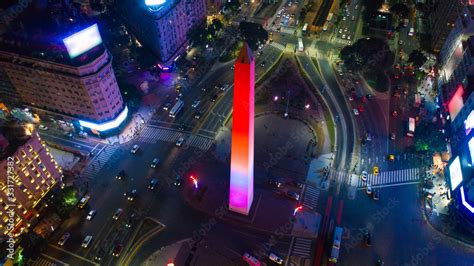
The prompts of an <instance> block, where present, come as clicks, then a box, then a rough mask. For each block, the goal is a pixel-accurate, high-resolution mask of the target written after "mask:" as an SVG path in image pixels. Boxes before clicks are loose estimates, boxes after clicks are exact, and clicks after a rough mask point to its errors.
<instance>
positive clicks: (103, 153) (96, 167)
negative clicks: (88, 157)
mask: <svg viewBox="0 0 474 266" xmlns="http://www.w3.org/2000/svg"><path fill="white" fill-rule="evenodd" d="M117 149H118V146H106V147H104V148H103V149H102V150H100V151H99V154H97V155H96V156H95V157H94V159H92V161H91V163H89V165H88V166H87V167H86V169H84V172H83V173H82V175H83V176H85V177H86V178H93V177H95V175H96V174H97V173H98V172H99V171H100V170H101V169H102V167H103V166H104V165H105V164H106V163H107V161H108V160H109V159H110V157H111V156H112V155H113V154H114V153H115V151H116V150H117Z"/></svg>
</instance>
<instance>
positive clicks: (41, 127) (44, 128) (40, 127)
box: [38, 125, 49, 131]
mask: <svg viewBox="0 0 474 266" xmlns="http://www.w3.org/2000/svg"><path fill="white" fill-rule="evenodd" d="M38 128H39V129H41V130H44V131H46V130H48V129H49V128H48V127H47V126H45V125H39V127H38Z"/></svg>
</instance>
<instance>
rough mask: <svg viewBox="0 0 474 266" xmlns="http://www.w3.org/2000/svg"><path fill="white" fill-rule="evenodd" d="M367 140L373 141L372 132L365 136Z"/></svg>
mask: <svg viewBox="0 0 474 266" xmlns="http://www.w3.org/2000/svg"><path fill="white" fill-rule="evenodd" d="M365 140H367V141H372V134H370V132H367V134H365Z"/></svg>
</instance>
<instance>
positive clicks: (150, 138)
mask: <svg viewBox="0 0 474 266" xmlns="http://www.w3.org/2000/svg"><path fill="white" fill-rule="evenodd" d="M181 137H183V138H185V139H186V142H185V144H187V145H189V146H191V147H195V148H198V149H201V150H205V151H206V150H208V149H209V148H211V146H212V143H213V141H214V140H213V139H212V138H208V137H203V136H198V135H191V134H188V133H184V132H181V131H176V130H172V129H165V128H156V127H145V128H144V129H143V131H142V132H141V134H140V141H141V142H146V143H155V142H156V141H159V140H161V141H166V142H176V141H178V139H179V138H181Z"/></svg>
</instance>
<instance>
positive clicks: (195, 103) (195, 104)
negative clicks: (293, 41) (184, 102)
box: [191, 100, 201, 108]
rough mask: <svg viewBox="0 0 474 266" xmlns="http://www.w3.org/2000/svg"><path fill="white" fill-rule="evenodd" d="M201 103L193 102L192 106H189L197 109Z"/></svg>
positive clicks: (198, 101)
mask: <svg viewBox="0 0 474 266" xmlns="http://www.w3.org/2000/svg"><path fill="white" fill-rule="evenodd" d="M200 103H201V100H195V101H194V102H193V104H192V105H191V106H192V107H193V108H196V107H198V105H199V104H200Z"/></svg>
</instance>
